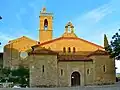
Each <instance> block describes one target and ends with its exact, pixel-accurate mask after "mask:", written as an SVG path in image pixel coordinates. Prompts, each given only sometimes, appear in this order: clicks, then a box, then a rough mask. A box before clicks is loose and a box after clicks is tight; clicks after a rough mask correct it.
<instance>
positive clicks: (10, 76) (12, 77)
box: [1, 66, 29, 86]
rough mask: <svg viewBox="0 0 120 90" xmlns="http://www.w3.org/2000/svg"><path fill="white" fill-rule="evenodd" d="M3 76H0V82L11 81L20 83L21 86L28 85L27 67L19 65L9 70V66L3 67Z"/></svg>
mask: <svg viewBox="0 0 120 90" xmlns="http://www.w3.org/2000/svg"><path fill="white" fill-rule="evenodd" d="M1 71H2V74H3V77H1V82H6V80H7V81H8V82H13V83H14V84H21V86H24V85H27V86H29V69H28V68H24V67H23V66H19V68H17V69H13V70H11V69H10V68H3V69H2V70H1Z"/></svg>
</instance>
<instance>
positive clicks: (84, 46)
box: [33, 37, 104, 51]
mask: <svg viewBox="0 0 120 90" xmlns="http://www.w3.org/2000/svg"><path fill="white" fill-rule="evenodd" d="M39 46H41V47H45V48H49V47H50V48H51V49H52V50H55V51H61V50H63V47H66V48H68V47H71V48H73V47H75V48H76V49H77V51H95V50H97V49H101V50H103V49H104V48H103V47H102V46H100V45H97V44H94V43H92V42H89V41H86V40H84V39H81V38H75V37H60V38H56V39H53V40H50V41H47V42H44V43H41V44H38V45H35V46H33V47H39Z"/></svg>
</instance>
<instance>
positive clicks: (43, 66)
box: [42, 65, 44, 73]
mask: <svg viewBox="0 0 120 90" xmlns="http://www.w3.org/2000/svg"><path fill="white" fill-rule="evenodd" d="M42 72H43V73H44V65H43V66H42Z"/></svg>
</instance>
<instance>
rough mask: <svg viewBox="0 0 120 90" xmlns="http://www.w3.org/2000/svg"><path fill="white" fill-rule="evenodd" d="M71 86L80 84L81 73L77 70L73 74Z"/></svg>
mask: <svg viewBox="0 0 120 90" xmlns="http://www.w3.org/2000/svg"><path fill="white" fill-rule="evenodd" d="M71 86H80V73H79V72H77V71H75V72H73V73H72V74H71Z"/></svg>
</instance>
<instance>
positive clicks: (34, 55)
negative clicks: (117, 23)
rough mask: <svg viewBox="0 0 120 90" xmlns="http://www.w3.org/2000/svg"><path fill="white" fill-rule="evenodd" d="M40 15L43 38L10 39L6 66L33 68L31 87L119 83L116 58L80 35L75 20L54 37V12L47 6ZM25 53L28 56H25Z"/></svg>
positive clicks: (6, 50)
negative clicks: (76, 29)
mask: <svg viewBox="0 0 120 90" xmlns="http://www.w3.org/2000/svg"><path fill="white" fill-rule="evenodd" d="M39 18H40V28H39V41H35V40H32V39H30V38H28V37H26V36H22V37H20V38H17V39H14V40H11V41H9V42H8V44H6V45H5V46H4V55H3V59H4V62H3V66H4V67H10V68H17V67H18V66H19V65H21V64H22V65H24V66H25V67H29V69H30V87H56V86H58V87H65V86H86V85H98V84H113V83H115V81H116V76H115V60H114V59H111V58H109V54H108V53H107V52H106V51H105V49H104V47H102V46H100V45H97V44H94V43H92V42H89V41H87V40H84V39H82V38H79V37H78V36H77V35H76V34H75V32H74V25H73V24H72V22H68V23H67V24H66V25H65V31H64V33H63V34H62V35H61V36H60V37H58V38H55V39H53V13H50V12H47V11H46V8H43V9H42V10H41V12H40V16H39ZM21 52H27V53H28V56H27V57H26V58H24V59H23V58H21V57H20V53H21Z"/></svg>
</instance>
